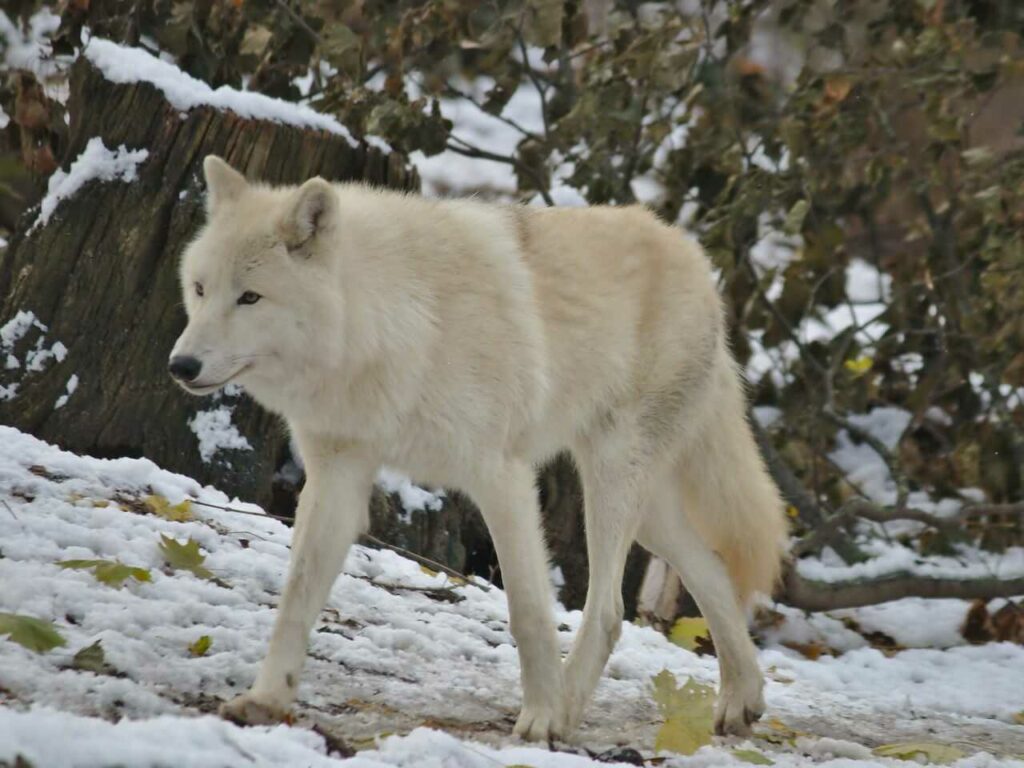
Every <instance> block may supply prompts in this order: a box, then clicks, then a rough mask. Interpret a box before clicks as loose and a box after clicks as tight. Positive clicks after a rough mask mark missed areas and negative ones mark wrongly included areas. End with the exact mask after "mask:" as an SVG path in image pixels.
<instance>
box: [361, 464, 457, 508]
mask: <svg viewBox="0 0 1024 768" xmlns="http://www.w3.org/2000/svg"><path fill="white" fill-rule="evenodd" d="M377 485H378V486H380V488H381V490H383V491H384V492H385V493H397V494H398V498H399V501H401V503H402V509H404V510H405V512H406V513H407V514H408V513H410V512H420V511H423V510H427V509H432V510H439V509H441V506H442V505H443V504H444V491H428V490H426V489H425V488H420V487H419V486H417V485H414V484H413V482H412V480H410V479H409V478H408V477H406V476H405V475H403V474H401V473H400V472H396V471H395V470H393V469H390V468H388V467H381V469H380V471H379V472H378V473H377Z"/></svg>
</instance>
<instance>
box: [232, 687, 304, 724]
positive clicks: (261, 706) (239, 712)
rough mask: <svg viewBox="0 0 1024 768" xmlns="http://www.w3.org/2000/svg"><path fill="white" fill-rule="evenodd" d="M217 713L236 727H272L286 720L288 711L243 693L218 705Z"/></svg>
mask: <svg viewBox="0 0 1024 768" xmlns="http://www.w3.org/2000/svg"><path fill="white" fill-rule="evenodd" d="M217 713H218V714H219V715H220V716H221V717H223V718H224V719H225V720H230V721H231V722H233V723H237V724H238V725H274V724H275V723H280V722H281V721H282V720H287V719H288V710H287V709H285V708H282V707H278V706H276V705H274V704H270V703H267V702H264V701H260V700H259V699H257V698H256V697H255V696H253V695H252V694H251V693H243V694H242V695H241V696H236V697H235V698H233V699H232V700H231V701H226V702H224V703H223V704H221V705H220V709H218V710H217Z"/></svg>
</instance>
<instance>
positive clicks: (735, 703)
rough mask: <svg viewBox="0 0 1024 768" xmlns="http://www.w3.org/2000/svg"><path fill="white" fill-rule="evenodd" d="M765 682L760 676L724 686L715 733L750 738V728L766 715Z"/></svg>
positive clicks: (717, 708) (720, 694)
mask: <svg viewBox="0 0 1024 768" xmlns="http://www.w3.org/2000/svg"><path fill="white" fill-rule="evenodd" d="M763 689H764V681H763V680H762V679H761V676H760V675H754V676H751V677H748V678H747V679H746V680H741V681H740V682H739V683H734V684H732V685H723V686H722V690H721V691H720V692H719V695H718V705H717V706H716V707H715V733H717V734H718V735H719V736H749V735H750V726H751V725H752V724H753V723H754V722H756V721H757V720H760V719H761V715H763V714H764V694H763V692H762V691H763Z"/></svg>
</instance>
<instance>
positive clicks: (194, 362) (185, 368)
mask: <svg viewBox="0 0 1024 768" xmlns="http://www.w3.org/2000/svg"><path fill="white" fill-rule="evenodd" d="M202 369H203V364H202V362H200V361H199V359H198V358H195V357H191V356H189V355H176V356H175V357H172V358H171V359H170V362H169V363H168V364H167V370H168V371H169V372H170V374H171V376H173V377H174V378H176V379H178V380H179V381H184V382H189V381H195V379H196V377H197V376H198V375H199V372H200V371H201V370H202Z"/></svg>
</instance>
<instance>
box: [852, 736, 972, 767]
mask: <svg viewBox="0 0 1024 768" xmlns="http://www.w3.org/2000/svg"><path fill="white" fill-rule="evenodd" d="M872 753H873V754H876V755H878V756H879V757H895V758H896V759H897V760H913V761H914V762H920V760H919V758H918V756H920V757H921V758H922V759H924V761H925V762H928V763H952V762H953V761H955V760H959V759H960V758H961V757H965V756H966V755H965V753H963V752H961V751H960V750H959V749H957V748H956V747H951V746H949V745H948V744H933V743H931V742H927V741H908V742H906V743H905V744H883V745H882V746H880V747H875V748H874V749H873V750H872Z"/></svg>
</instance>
